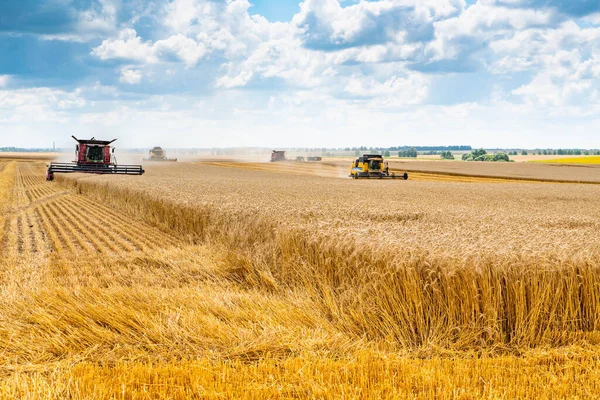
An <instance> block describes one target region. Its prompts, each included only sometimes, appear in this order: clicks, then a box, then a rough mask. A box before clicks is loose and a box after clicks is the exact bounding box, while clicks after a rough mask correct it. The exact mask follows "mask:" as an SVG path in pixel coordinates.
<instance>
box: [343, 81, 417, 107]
mask: <svg viewBox="0 0 600 400" xmlns="http://www.w3.org/2000/svg"><path fill="white" fill-rule="evenodd" d="M427 84H428V80H427V79H426V78H424V77H422V76H419V75H417V74H414V75H412V76H410V77H408V78H401V77H396V76H392V77H391V78H390V79H388V80H386V81H385V82H378V81H377V80H375V79H373V78H370V77H352V78H350V79H349V80H348V83H347V84H346V87H345V88H344V90H345V91H346V92H347V93H349V94H352V95H356V96H362V97H377V98H383V99H385V102H386V103H392V104H393V105H395V106H398V105H409V104H420V103H422V102H423V101H424V100H426V98H427V94H428V90H427Z"/></svg>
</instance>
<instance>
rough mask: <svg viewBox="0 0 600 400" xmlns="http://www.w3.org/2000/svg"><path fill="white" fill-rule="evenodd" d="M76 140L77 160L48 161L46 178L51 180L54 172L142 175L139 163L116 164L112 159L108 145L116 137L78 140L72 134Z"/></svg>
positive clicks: (111, 149) (112, 149) (142, 171)
mask: <svg viewBox="0 0 600 400" xmlns="http://www.w3.org/2000/svg"><path fill="white" fill-rule="evenodd" d="M72 138H73V139H75V141H76V142H77V146H75V154H76V156H77V161H74V162H72V163H54V162H53V163H50V165H48V171H47V172H46V180H49V181H51V180H53V179H54V174H55V173H57V172H58V173H71V172H84V173H89V174H119V175H142V174H143V173H144V172H145V171H144V169H143V168H142V166H141V165H117V163H116V160H114V155H113V153H114V148H112V147H111V146H110V145H111V144H112V143H113V142H114V141H115V140H117V139H113V140H110V141H107V140H96V139H95V138H91V139H90V140H80V139H77V138H76V137H75V136H72Z"/></svg>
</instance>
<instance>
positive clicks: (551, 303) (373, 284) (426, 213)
mask: <svg viewBox="0 0 600 400" xmlns="http://www.w3.org/2000/svg"><path fill="white" fill-rule="evenodd" d="M272 168H274V167H273V166H271V165H269V164H265V165H264V166H261V165H258V166H257V165H256V164H252V163H247V164H239V165H238V164H236V165H229V166H226V165H219V164H214V163H200V164H197V163H180V164H176V165H168V166H162V165H157V166H153V167H149V168H147V169H148V172H147V174H145V175H144V176H142V177H113V176H92V175H77V174H73V175H57V179H56V181H55V182H51V183H50V182H46V181H45V180H44V163H43V162H41V161H38V160H26V159H19V160H2V161H0V189H2V190H0V209H1V210H2V214H0V215H1V217H0V218H1V220H0V222H1V223H2V224H1V225H0V226H3V227H4V228H3V230H2V231H0V246H1V247H0V249H1V254H2V258H1V259H0V267H1V269H0V270H1V273H0V299H1V302H0V320H1V321H2V324H1V325H0V339H1V340H0V343H2V345H1V348H0V362H1V365H2V367H0V371H1V378H0V379H2V384H0V393H1V395H2V397H4V398H32V399H33V398H52V399H62V398H74V399H88V398H115V399H116V398H119V399H121V398H122V399H146V398H182V399H183V398H231V399H237V398H249V399H251V398H361V399H371V398H372V399H376V398H407V399H409V398H411V399H412V398H423V399H428V398H442V399H457V398H575V397H577V398H592V397H597V396H598V395H599V394H600V377H599V374H598V372H597V371H598V370H599V369H598V365H597V363H598V357H597V352H598V350H599V349H600V347H599V344H600V316H599V314H598V309H599V308H600V275H599V273H600V261H599V259H600V258H599V257H598V256H599V254H600V236H599V235H597V232H598V228H599V227H600V207H597V204H598V203H597V199H598V195H599V194H600V186H597V185H591V184H587V185H582V184H565V183H547V182H544V183H542V182H536V181H535V179H534V178H535V176H534V177H533V178H532V179H531V180H530V181H524V180H518V179H517V180H511V179H510V177H506V178H481V177H479V178H478V177H472V178H468V177H455V178H451V176H450V175H436V174H431V173H423V175H422V176H419V175H417V176H415V179H414V180H412V179H411V180H409V181H406V182H405V181H378V180H367V181H352V180H350V179H347V178H344V177H343V176H339V173H338V172H337V170H338V169H337V167H335V165H334V166H330V167H328V166H327V165H325V166H324V167H323V168H322V169H320V170H319V171H320V172H317V173H313V172H312V171H313V170H314V167H294V166H293V165H292V166H289V165H288V166H285V167H281V168H279V167H278V169H279V170H277V171H275V170H271V169H272ZM303 168H304V169H303ZM511 168H512V167H511Z"/></svg>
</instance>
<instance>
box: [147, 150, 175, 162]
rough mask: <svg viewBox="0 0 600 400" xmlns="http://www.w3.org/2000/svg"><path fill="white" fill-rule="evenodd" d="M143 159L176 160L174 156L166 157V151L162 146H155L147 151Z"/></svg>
mask: <svg viewBox="0 0 600 400" xmlns="http://www.w3.org/2000/svg"><path fill="white" fill-rule="evenodd" d="M144 161H173V162H175V161H177V159H176V158H168V157H167V153H166V152H165V151H164V150H163V149H162V147H159V146H156V147H154V148H153V149H152V150H150V151H149V152H148V157H147V158H144Z"/></svg>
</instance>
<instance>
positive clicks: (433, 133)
mask: <svg viewBox="0 0 600 400" xmlns="http://www.w3.org/2000/svg"><path fill="white" fill-rule="evenodd" d="M598 126H600V2H599V1H597V0H580V1H576V2H575V1H569V0H469V1H464V0H427V1H425V0H380V1H374V0H373V1H366V0H341V1H340V0H305V1H303V2H299V1H291V0H278V1H275V0H251V1H248V0H153V1H141V0H6V1H3V2H0V147H2V146H22V147H29V146H33V147H47V146H50V145H51V143H52V142H56V143H57V144H58V145H59V146H65V147H68V146H71V143H70V135H72V134H74V135H76V136H82V137H85V136H97V137H99V136H102V137H104V136H106V137H109V136H110V137H119V138H120V143H121V146H127V147H146V146H152V145H156V144H161V145H165V146H172V147H213V146H226V147H229V146H232V147H233V146H265V147H270V146H273V147H279V146H297V147H324V146H328V147H346V146H360V145H367V146H392V145H401V144H422V145H436V144H471V145H473V146H485V147H586V148H600V135H599V134H598V128H597V127H598Z"/></svg>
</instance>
